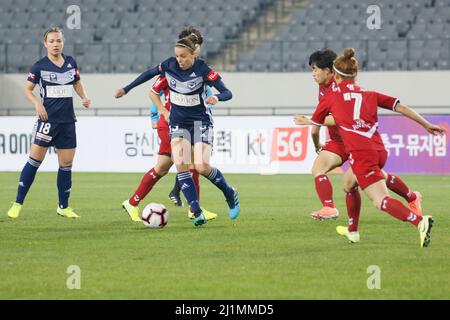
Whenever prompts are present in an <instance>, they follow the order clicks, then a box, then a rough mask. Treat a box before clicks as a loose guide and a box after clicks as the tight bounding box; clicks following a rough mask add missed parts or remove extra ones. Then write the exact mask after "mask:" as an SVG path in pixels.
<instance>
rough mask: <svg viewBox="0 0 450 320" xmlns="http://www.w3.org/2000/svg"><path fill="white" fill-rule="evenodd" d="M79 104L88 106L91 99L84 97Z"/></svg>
mask: <svg viewBox="0 0 450 320" xmlns="http://www.w3.org/2000/svg"><path fill="white" fill-rule="evenodd" d="M81 104H82V105H83V107H85V108H89V106H90V105H91V99H89V98H88V97H85V98H84V99H81Z"/></svg>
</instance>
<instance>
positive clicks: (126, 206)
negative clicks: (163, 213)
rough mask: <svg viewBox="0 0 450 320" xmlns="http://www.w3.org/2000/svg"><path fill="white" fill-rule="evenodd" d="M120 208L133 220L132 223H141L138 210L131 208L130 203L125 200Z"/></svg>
mask: <svg viewBox="0 0 450 320" xmlns="http://www.w3.org/2000/svg"><path fill="white" fill-rule="evenodd" d="M122 208H124V209H125V211H126V212H127V213H128V215H129V216H130V218H131V220H133V221H134V222H138V221H141V218H139V208H138V207H135V206H132V205H131V204H130V201H128V200H125V201H124V202H122Z"/></svg>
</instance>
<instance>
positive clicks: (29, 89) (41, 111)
mask: <svg viewBox="0 0 450 320" xmlns="http://www.w3.org/2000/svg"><path fill="white" fill-rule="evenodd" d="M34 87H36V83H33V82H31V81H30V80H27V81H26V82H25V87H24V90H23V91H24V94H25V97H26V98H27V100H28V101H30V102H31V103H32V104H33V105H34V108H35V109H36V115H37V116H38V117H39V119H41V120H42V121H47V120H48V115H47V111H46V110H45V107H44V105H43V104H42V102H41V100H40V99H38V98H37V97H36V96H35V95H34V93H33V90H34Z"/></svg>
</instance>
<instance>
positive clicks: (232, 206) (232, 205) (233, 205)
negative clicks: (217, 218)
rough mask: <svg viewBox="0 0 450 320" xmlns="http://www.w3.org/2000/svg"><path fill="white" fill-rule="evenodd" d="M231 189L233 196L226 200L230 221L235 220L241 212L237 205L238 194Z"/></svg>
mask: <svg viewBox="0 0 450 320" xmlns="http://www.w3.org/2000/svg"><path fill="white" fill-rule="evenodd" d="M232 189H233V195H232V196H231V197H229V198H228V199H227V204H228V214H229V215H230V218H231V220H234V219H236V218H237V217H238V216H239V213H240V212H241V207H240V205H239V198H238V192H237V190H236V189H235V188H232Z"/></svg>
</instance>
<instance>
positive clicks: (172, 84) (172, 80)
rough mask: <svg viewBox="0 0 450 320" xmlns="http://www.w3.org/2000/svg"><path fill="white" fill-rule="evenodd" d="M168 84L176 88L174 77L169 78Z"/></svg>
mask: <svg viewBox="0 0 450 320" xmlns="http://www.w3.org/2000/svg"><path fill="white" fill-rule="evenodd" d="M170 86H171V87H172V88H176V87H177V81H176V80H175V79H170Z"/></svg>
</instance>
